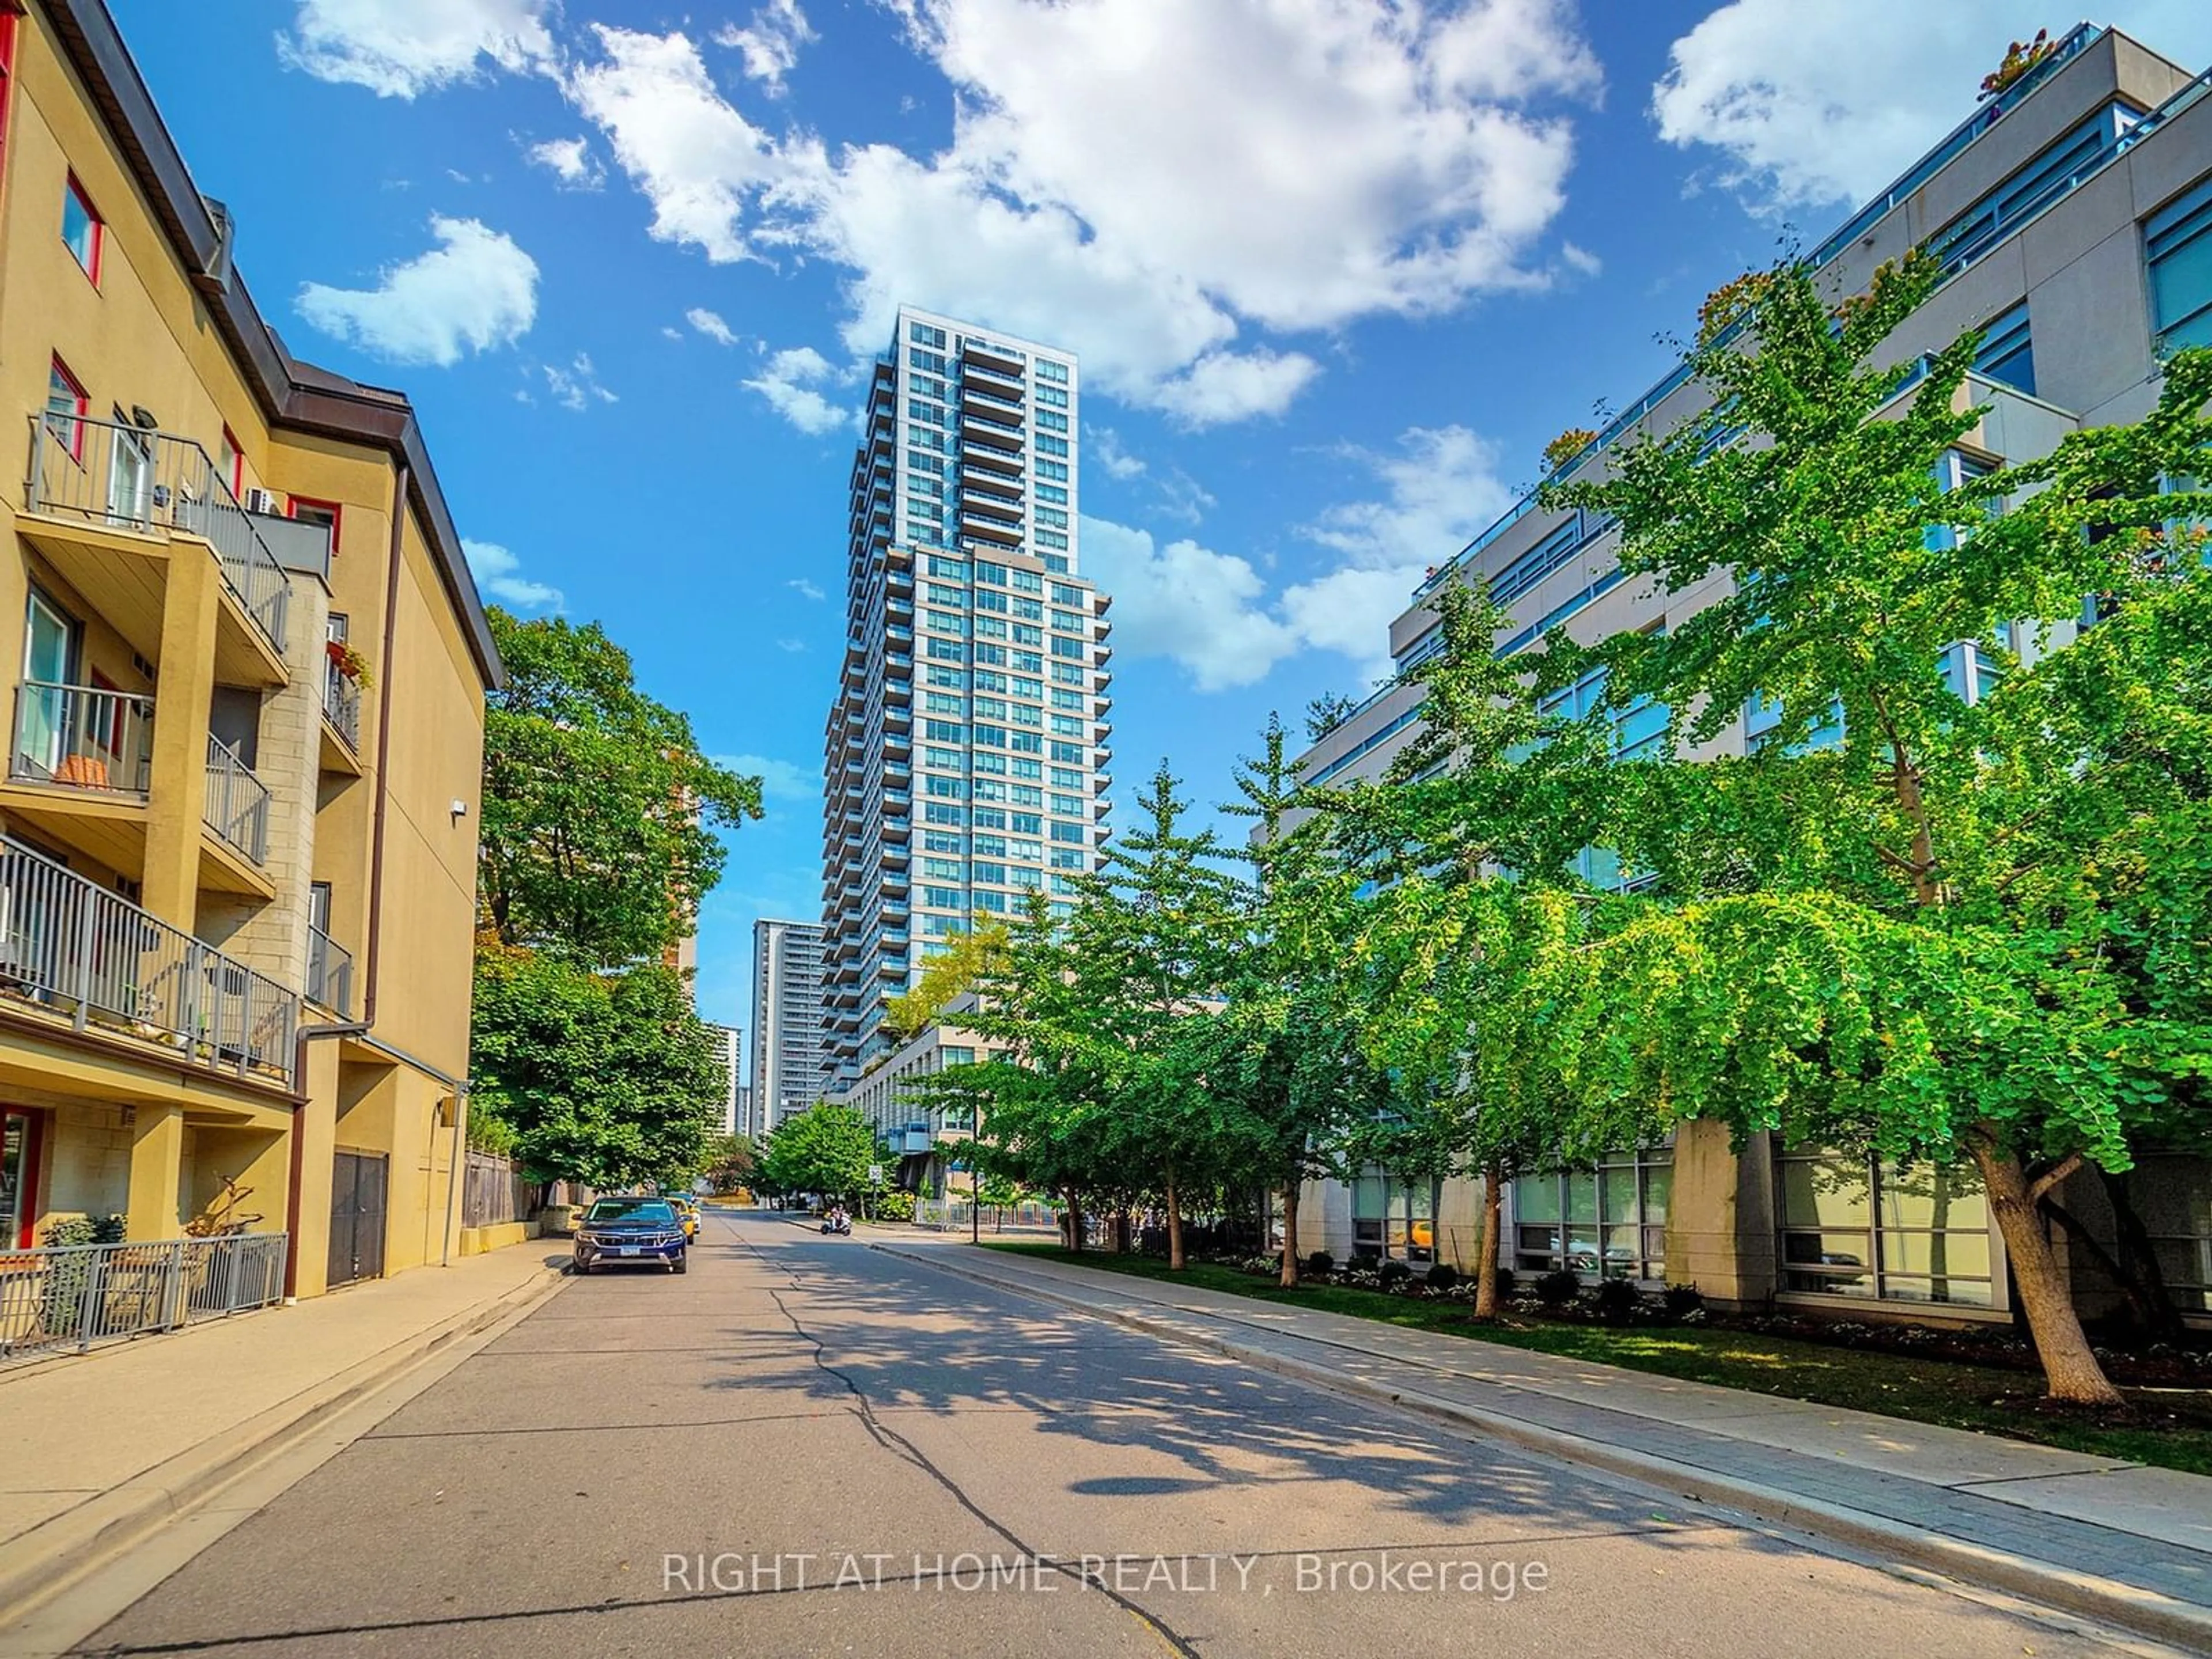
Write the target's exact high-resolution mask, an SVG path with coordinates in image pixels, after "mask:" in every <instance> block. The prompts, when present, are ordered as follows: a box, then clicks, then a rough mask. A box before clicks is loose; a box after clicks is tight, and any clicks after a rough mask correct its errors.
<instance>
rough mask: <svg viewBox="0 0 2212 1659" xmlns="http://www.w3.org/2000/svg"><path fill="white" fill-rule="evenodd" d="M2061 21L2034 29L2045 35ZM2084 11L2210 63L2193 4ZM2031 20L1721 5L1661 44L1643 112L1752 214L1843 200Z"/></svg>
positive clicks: (1810, 4)
mask: <svg viewBox="0 0 2212 1659" xmlns="http://www.w3.org/2000/svg"><path fill="white" fill-rule="evenodd" d="M2072 15H2076V14H2070V13H2069V14H2052V15H2050V16H2048V17H2046V18H2045V19H2044V20H2042V21H2049V22H2051V23H2054V24H2056V25H2057V26H2058V27H2056V28H2054V29H2053V33H2057V32H2058V31H2059V29H2060V28H2063V25H2064V21H2065V18H2066V17H2069V16H2072ZM2098 15H2099V16H2100V18H2101V19H2102V20H2104V21H2108V22H2111V23H2112V24H2114V25H2116V26H2118V27H2120V28H2123V29H2125V30H2127V31H2128V32H2129V33H2131V34H2134V35H2136V37H2137V38H2138V39H2140V40H2143V41H2144V42H2146V43H2147V44H2148V45H2149V46H2151V47H2152V48H2153V49H2154V50H2156V51H2159V52H2165V53H2166V54H2168V55H2169V56H2171V57H2173V58H2179V60H2180V61H2181V62H2183V63H2185V64H2191V65H2195V64H2202V63H2203V62H2205V61H2206V60H2207V59H2208V58H2212V7H2208V6H2206V5H2205V4H2204V3H2203V0H2111V3H2108V4H2106V6H2104V7H2103V8H2102V9H2101V10H2100V12H2099V14H2098ZM2036 21H2038V20H2036V19H2033V18H2032V17H2027V16H2024V15H2022V13H2021V8H2020V7H2018V6H2016V5H2011V4H2002V5H2000V4H1996V3H1993V0H1949V3H1947V4H1942V5H1928V4H1924V3H1918V0H1730V3H1729V4H1727V5H1723V6H1722V7H1720V8H1719V9H1717V10H1716V11H1714V12H1713V13H1712V14H1711V15H1710V16H1708V17H1706V18H1705V20H1704V21H1702V22H1700V23H1699V25H1698V26H1697V27H1695V28H1693V29H1692V30H1691V31H1690V32H1689V33H1686V34H1685V35H1683V36H1682V37H1681V38H1680V39H1679V40H1676V41H1675V42H1674V47H1673V50H1672V53H1671V57H1670V61H1669V63H1668V70H1667V73H1666V74H1665V75H1664V76H1662V77H1661V78H1660V80H1659V82H1658V84H1657V85H1656V86H1655V87H1653V88H1652V96H1651V111H1652V115H1653V118H1655V119H1656V121H1657V123H1658V125H1659V131H1660V135H1661V136H1662V137H1664V138H1666V139H1667V140H1668V141H1669V142H1670V143H1674V144H1678V145H1681V146H1684V147H1689V146H1692V145H1698V144H1705V145H1711V146H1714V147H1717V149H1720V150H1722V151H1723V152H1724V153H1725V154H1726V155H1727V156H1728V158H1729V159H1728V161H1727V163H1726V165H1725V167H1724V168H1723V178H1724V179H1725V180H1726V182H1728V183H1729V184H1731V185H1735V186H1737V187H1738V188H1740V189H1741V190H1743V191H1745V193H1746V195H1747V197H1748V198H1749V199H1750V200H1751V201H1752V202H1753V204H1755V205H1757V206H1759V207H1760V208H1762V209H1765V210H1784V209H1787V208H1791V207H1799V206H1809V205H1827V204H1837V203H1844V202H1857V201H1860V200H1863V199H1865V198H1867V197H1871V196H1873V195H1874V193H1875V191H1879V190H1881V188H1882V187H1883V186H1885V185H1887V184H1888V183H1889V181H1890V180H1891V179H1893V178H1895V177H1896V176H1897V175H1898V174H1899V173H1902V172H1903V171H1904V170H1905V168H1906V167H1909V166H1911V163H1912V162H1913V161H1914V160H1915V159H1917V157H1918V156H1919V155H1921V154H1922V153H1923V151H1924V150H1926V149H1927V148H1928V147H1929V145H1930V144H1933V143H1936V140H1938V139H1939V138H1941V137H1942V136H1943V135H1944V134H1945V133H1946V132H1948V131H1950V130H1951V129H1952V128H1953V127H1954V126H1955V125H1958V124H1959V122H1960V121H1961V120H1963V119H1964V118H1966V115H1967V114H1968V113H1969V112H1972V109H1973V108H1974V100H1975V94H1977V93H1978V91H1979V89H1980V86H1981V78H1982V76H1984V75H1985V74H1987V73H1988V72H1989V71H1990V70H1993V69H1995V68H1996V65H1997V61H1998V59H1999V58H2002V57H2003V55H2004V51H2005V47H2006V46H2007V45H2008V43H2009V42H2010V41H2012V40H2015V39H2016V38H2019V37H2021V36H2022V35H2025V34H2032V33H2033V32H2034V27H2035V23H2036Z"/></svg>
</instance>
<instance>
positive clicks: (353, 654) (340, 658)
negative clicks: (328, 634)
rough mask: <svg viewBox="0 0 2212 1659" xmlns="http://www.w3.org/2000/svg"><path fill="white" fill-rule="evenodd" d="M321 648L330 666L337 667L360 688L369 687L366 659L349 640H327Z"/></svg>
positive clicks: (370, 681)
mask: <svg viewBox="0 0 2212 1659" xmlns="http://www.w3.org/2000/svg"><path fill="white" fill-rule="evenodd" d="M323 650H324V653H325V654H326V655H327V656H328V657H329V658H330V659H331V667H333V668H335V669H337V671H338V672H339V673H340V674H342V675H343V676H344V677H345V678H347V679H349V680H351V681H352V682H353V683H354V684H356V685H358V686H359V687H361V689H362V690H364V691H366V690H368V689H369V686H370V685H371V684H373V682H372V680H371V678H370V675H369V671H368V658H367V657H364V656H362V654H361V653H360V652H359V651H358V650H356V648H355V647H354V646H353V644H352V642H351V641H347V640H331V641H326V642H325V645H324V647H323Z"/></svg>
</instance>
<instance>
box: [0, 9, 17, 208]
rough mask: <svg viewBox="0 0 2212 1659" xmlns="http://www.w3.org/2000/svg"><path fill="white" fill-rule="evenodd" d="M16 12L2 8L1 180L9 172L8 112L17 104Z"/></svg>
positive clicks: (0, 71)
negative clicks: (15, 95)
mask: <svg viewBox="0 0 2212 1659" xmlns="http://www.w3.org/2000/svg"><path fill="white" fill-rule="evenodd" d="M15 16H16V14H15V12H13V11H11V10H9V9H8V8H7V7H5V6H0V178H4V177H5V176H6V172H7V162H8V112H9V109H10V107H12V106H13V105H14V103H15V97H14V94H15Z"/></svg>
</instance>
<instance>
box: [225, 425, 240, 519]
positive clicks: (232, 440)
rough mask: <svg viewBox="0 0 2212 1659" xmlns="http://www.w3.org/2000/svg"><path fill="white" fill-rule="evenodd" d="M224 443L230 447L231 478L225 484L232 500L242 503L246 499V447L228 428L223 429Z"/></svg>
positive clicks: (226, 479)
mask: <svg viewBox="0 0 2212 1659" xmlns="http://www.w3.org/2000/svg"><path fill="white" fill-rule="evenodd" d="M222 441H223V442H224V443H225V444H227V445H228V446H229V447H230V476H229V477H228V478H225V479H224V480H223V483H227V484H228V485H229V486H230V494H231V499H232V500H234V501H244V500H245V499H246V446H245V445H243V444H241V443H240V442H239V441H238V435H237V434H236V433H235V432H233V431H232V430H231V429H230V428H228V427H225V428H223V429H222Z"/></svg>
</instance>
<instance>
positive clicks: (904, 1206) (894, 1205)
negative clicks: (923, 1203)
mask: <svg viewBox="0 0 2212 1659" xmlns="http://www.w3.org/2000/svg"><path fill="white" fill-rule="evenodd" d="M868 1207H869V1208H870V1209H872V1210H873V1211H874V1212H876V1219H877V1220H878V1221H911V1220H913V1219H914V1194H912V1193H878V1194H876V1196H875V1197H874V1198H872V1199H871V1200H869V1204H868Z"/></svg>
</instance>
